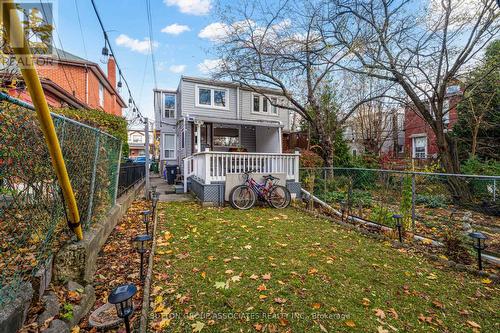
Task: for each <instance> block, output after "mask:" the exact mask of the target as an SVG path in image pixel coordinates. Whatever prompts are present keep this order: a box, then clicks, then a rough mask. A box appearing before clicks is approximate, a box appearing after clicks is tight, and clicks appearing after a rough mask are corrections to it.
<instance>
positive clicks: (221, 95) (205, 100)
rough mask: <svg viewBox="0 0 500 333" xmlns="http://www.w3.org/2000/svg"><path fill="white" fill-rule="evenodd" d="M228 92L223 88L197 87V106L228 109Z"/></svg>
mask: <svg viewBox="0 0 500 333" xmlns="http://www.w3.org/2000/svg"><path fill="white" fill-rule="evenodd" d="M227 98H228V90H227V89H223V88H212V87H198V86H197V87H196V103H195V104H196V106H201V107H211V108H215V109H227V108H228V104H227Z"/></svg>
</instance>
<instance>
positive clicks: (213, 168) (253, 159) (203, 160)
mask: <svg viewBox="0 0 500 333" xmlns="http://www.w3.org/2000/svg"><path fill="white" fill-rule="evenodd" d="M299 157H300V154H299V153H298V152H296V153H293V154H279V153H245V152H215V151H209V150H208V149H207V150H206V151H204V152H200V153H195V154H193V155H192V156H190V157H187V158H185V159H184V191H185V192H186V191H187V190H188V189H190V190H191V191H193V192H194V193H195V194H196V195H197V196H198V198H199V199H200V200H201V201H203V202H215V203H218V204H221V203H223V202H224V201H225V199H224V198H225V192H226V190H225V185H226V176H227V175H229V174H241V173H243V172H245V171H254V172H255V173H256V174H275V175H276V174H278V175H282V176H281V177H282V178H284V179H281V182H282V184H283V185H286V186H287V187H288V189H289V190H290V192H291V193H292V195H293V196H294V197H299V196H300V183H299Z"/></svg>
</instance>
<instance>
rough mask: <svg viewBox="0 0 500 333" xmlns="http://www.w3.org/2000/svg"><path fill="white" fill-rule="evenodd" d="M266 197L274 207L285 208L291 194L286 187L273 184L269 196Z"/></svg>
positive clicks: (290, 199)
mask: <svg viewBox="0 0 500 333" xmlns="http://www.w3.org/2000/svg"><path fill="white" fill-rule="evenodd" d="M267 199H268V202H269V204H270V205H271V206H272V207H274V208H278V209H279V208H286V207H288V206H289V205H290V202H291V201H292V195H291V194H290V191H289V190H288V189H287V188H286V187H284V186H281V185H275V186H273V187H272V188H271V190H270V191H269V196H268V198H267Z"/></svg>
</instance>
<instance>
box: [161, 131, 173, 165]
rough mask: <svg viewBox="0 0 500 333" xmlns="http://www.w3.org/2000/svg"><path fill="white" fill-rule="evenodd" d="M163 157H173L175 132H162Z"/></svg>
mask: <svg viewBox="0 0 500 333" xmlns="http://www.w3.org/2000/svg"><path fill="white" fill-rule="evenodd" d="M163 157H164V158H165V159H174V158H175V134H170V133H165V134H163Z"/></svg>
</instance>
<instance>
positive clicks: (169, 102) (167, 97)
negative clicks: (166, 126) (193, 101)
mask: <svg viewBox="0 0 500 333" xmlns="http://www.w3.org/2000/svg"><path fill="white" fill-rule="evenodd" d="M163 118H175V95H174V94H164V95H163Z"/></svg>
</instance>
